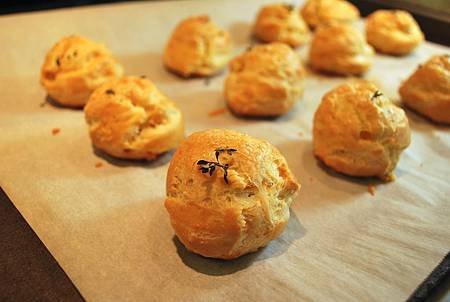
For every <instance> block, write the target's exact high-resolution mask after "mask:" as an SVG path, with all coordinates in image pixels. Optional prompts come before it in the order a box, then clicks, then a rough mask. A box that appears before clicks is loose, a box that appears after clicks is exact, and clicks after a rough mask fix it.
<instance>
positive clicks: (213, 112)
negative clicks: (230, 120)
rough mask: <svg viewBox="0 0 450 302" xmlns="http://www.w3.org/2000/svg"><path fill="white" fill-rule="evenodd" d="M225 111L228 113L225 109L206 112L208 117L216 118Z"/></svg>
mask: <svg viewBox="0 0 450 302" xmlns="http://www.w3.org/2000/svg"><path fill="white" fill-rule="evenodd" d="M227 111H228V110H227V108H219V109H214V110H211V111H210V112H208V115H209V116H216V115H220V114H224V113H225V112H227Z"/></svg>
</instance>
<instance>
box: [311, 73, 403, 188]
mask: <svg viewBox="0 0 450 302" xmlns="http://www.w3.org/2000/svg"><path fill="white" fill-rule="evenodd" d="M410 140H411V134H410V128H409V123H408V119H407V117H406V115H405V112H404V111H403V110H402V109H401V108H399V107H397V106H395V105H394V104H393V103H392V102H391V101H390V100H389V99H388V98H387V97H386V96H385V95H384V94H383V93H382V92H381V91H380V90H379V89H378V88H377V87H376V86H375V85H374V84H372V83H370V82H366V81H356V82H351V83H346V84H343V85H340V86H338V87H336V88H334V89H332V90H331V91H329V92H328V93H327V94H325V96H324V97H323V98H322V102H321V103H320V105H319V107H318V109H317V111H316V113H315V115H314V122H313V141H314V154H315V155H316V156H317V157H318V158H319V159H320V160H321V161H323V163H325V165H327V166H329V167H331V168H332V169H334V170H336V171H337V172H340V173H343V174H347V175H351V176H364V177H369V176H375V177H379V178H380V179H382V180H384V181H390V180H394V174H393V171H394V169H395V166H396V165H397V162H398V160H399V158H400V154H401V153H402V151H403V150H404V149H406V148H407V147H408V146H409V144H410Z"/></svg>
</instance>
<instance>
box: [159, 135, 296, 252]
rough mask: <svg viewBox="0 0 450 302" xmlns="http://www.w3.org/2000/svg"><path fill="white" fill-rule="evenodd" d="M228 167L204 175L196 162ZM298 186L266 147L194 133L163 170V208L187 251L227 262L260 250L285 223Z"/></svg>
mask: <svg viewBox="0 0 450 302" xmlns="http://www.w3.org/2000/svg"><path fill="white" fill-rule="evenodd" d="M223 147H228V148H234V149H236V150H237V151H236V152H234V153H232V154H227V152H221V153H220V155H219V161H220V163H221V164H228V165H229V168H228V170H227V171H228V177H227V180H228V184H227V183H226V182H225V180H224V171H223V170H222V169H220V168H217V169H216V170H215V172H214V173H213V174H212V176H210V175H209V174H208V173H202V172H201V171H200V170H199V166H198V165H197V161H199V160H207V161H216V157H215V149H217V148H223ZM299 188H300V185H299V184H298V183H297V181H296V179H295V177H294V175H293V174H292V173H291V172H290V170H289V168H288V166H287V163H286V160H285V159H284V157H283V156H282V155H281V154H280V152H279V151H278V150H277V149H276V148H275V147H273V146H272V145H270V144H269V143H268V142H266V141H263V140H259V139H256V138H253V137H251V136H248V135H246V134H242V133H239V132H236V131H232V130H226V129H212V130H206V131H202V132H197V133H194V134H192V135H191V136H189V137H188V138H187V139H186V140H185V141H183V142H182V143H181V144H180V146H179V148H178V149H177V151H176V152H175V154H174V156H173V158H172V161H171V163H170V166H169V170H168V174H167V182H166V190H167V198H166V201H165V206H166V209H167V211H168V212H169V215H170V221H171V224H172V226H173V228H174V230H175V233H176V234H177V236H178V238H179V239H180V241H181V242H183V244H184V245H185V246H186V248H187V249H189V250H191V251H193V252H195V253H198V254H201V255H203V256H205V257H213V258H222V259H232V258H236V257H239V256H241V255H244V254H246V253H249V252H253V251H256V250H257V249H258V248H260V247H262V246H265V245H267V244H268V243H269V241H270V240H272V239H274V238H275V237H277V236H278V235H279V234H280V233H281V232H282V231H283V229H284V226H285V225H286V223H287V221H288V219H289V206H290V204H291V203H292V201H293V200H294V198H295V196H296V195H297V192H298V190H299Z"/></svg>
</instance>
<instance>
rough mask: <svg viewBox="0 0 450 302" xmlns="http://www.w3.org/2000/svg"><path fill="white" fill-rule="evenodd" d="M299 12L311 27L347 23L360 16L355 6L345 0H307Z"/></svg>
mask: <svg viewBox="0 0 450 302" xmlns="http://www.w3.org/2000/svg"><path fill="white" fill-rule="evenodd" d="M300 12H301V15H302V17H303V20H305V22H306V23H307V24H308V25H309V27H310V28H311V29H314V28H316V27H317V26H319V25H320V24H330V23H336V22H339V23H342V22H343V23H349V22H353V21H356V20H358V19H359V17H360V13H359V10H358V9H357V8H356V6H354V5H353V4H351V3H350V2H347V1H345V0H308V1H307V2H306V3H305V5H304V6H303V7H302V9H301V11H300Z"/></svg>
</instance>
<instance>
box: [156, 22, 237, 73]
mask: <svg viewBox="0 0 450 302" xmlns="http://www.w3.org/2000/svg"><path fill="white" fill-rule="evenodd" d="M232 48H233V46H232V42H231V39H230V35H229V34H228V33H227V32H226V31H225V30H223V29H221V28H220V27H218V26H217V25H216V24H215V23H214V22H212V21H211V20H210V18H209V17H208V16H198V17H189V18H187V19H185V20H183V21H181V22H180V23H179V24H178V25H177V26H176V28H175V30H174V31H173V33H172V36H171V37H170V38H169V41H168V42H167V44H166V48H165V50H164V57H163V60H164V65H165V66H166V67H167V68H168V69H169V70H171V71H172V72H174V73H176V74H178V75H180V76H183V77H191V76H200V77H202V76H205V77H206V76H211V75H214V74H216V73H218V72H219V71H221V70H222V69H223V67H225V65H226V64H227V63H228V61H229V59H230V57H231V51H232Z"/></svg>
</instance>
